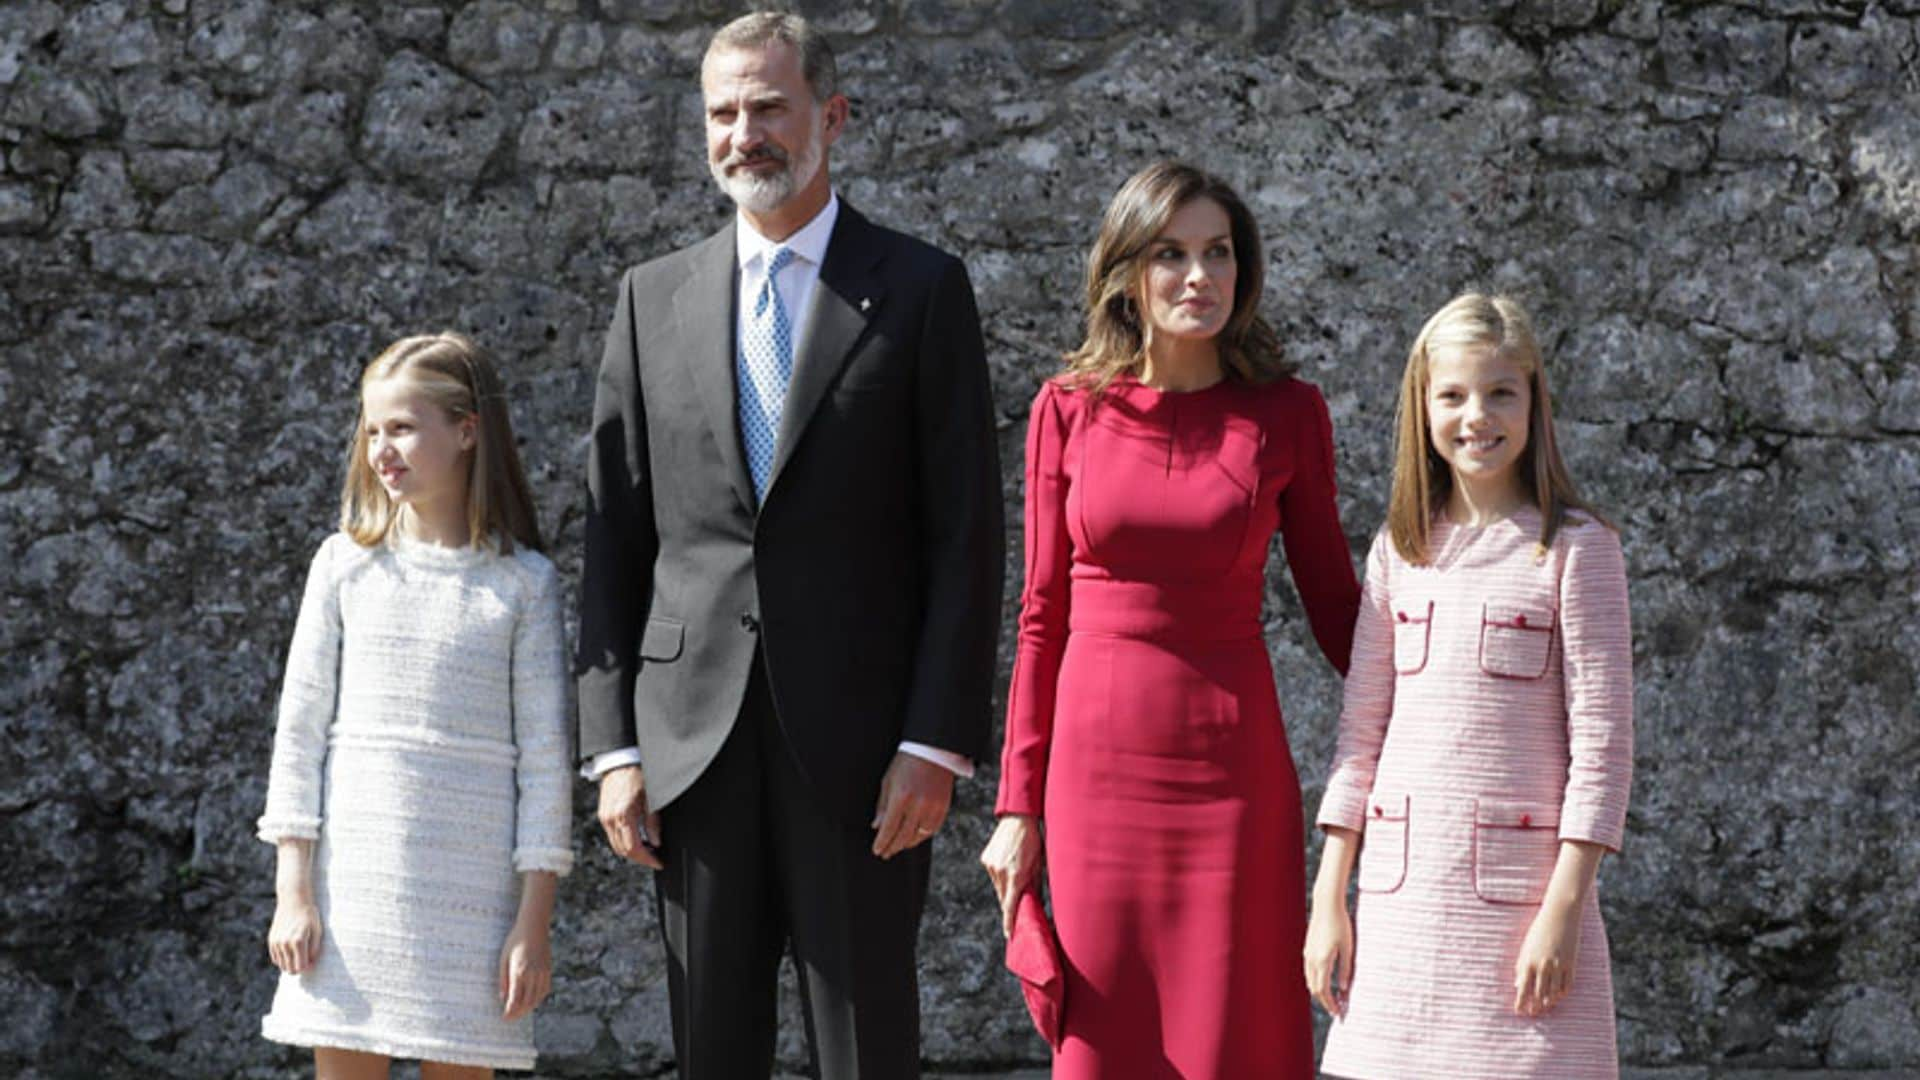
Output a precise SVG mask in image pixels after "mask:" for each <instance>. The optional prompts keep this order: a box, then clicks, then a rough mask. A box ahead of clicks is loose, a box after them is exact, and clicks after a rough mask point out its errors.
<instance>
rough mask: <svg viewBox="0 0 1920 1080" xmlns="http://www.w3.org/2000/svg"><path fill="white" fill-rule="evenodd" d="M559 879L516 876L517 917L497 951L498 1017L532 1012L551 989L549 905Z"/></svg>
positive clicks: (547, 874) (545, 874) (541, 873)
mask: <svg viewBox="0 0 1920 1080" xmlns="http://www.w3.org/2000/svg"><path fill="white" fill-rule="evenodd" d="M559 891H560V876H559V875H558V874H555V873H553V872H551V871H548V870H533V871H529V872H527V873H524V874H521V875H520V913H519V914H518V915H517V916H515V918H514V920H513V929H512V930H509V931H507V944H506V947H505V948H503V949H501V950H500V1000H501V1013H500V1014H501V1017H502V1018H503V1019H507V1020H518V1019H520V1018H521V1017H523V1016H526V1015H528V1014H530V1013H532V1012H533V1010H534V1009H535V1008H537V1007H538V1006H539V1004H540V1003H541V1002H542V1001H545V1000H546V997H547V993H548V992H549V991H551V990H552V989H553V939H552V935H551V933H550V927H551V926H552V925H553V904H554V898H555V896H556V894H558V892H559Z"/></svg>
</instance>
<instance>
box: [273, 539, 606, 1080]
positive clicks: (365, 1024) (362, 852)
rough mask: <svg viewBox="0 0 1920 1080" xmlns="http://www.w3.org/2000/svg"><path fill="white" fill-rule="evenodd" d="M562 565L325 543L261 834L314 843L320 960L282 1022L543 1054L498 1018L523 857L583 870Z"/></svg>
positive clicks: (535, 866)
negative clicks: (574, 831) (576, 824)
mask: <svg viewBox="0 0 1920 1080" xmlns="http://www.w3.org/2000/svg"><path fill="white" fill-rule="evenodd" d="M566 678H567V669H566V657H565V648H564V645H563V641H562V630H561V622H560V583H559V578H558V575H557V574H556V573H555V572H554V568H553V564H552V563H550V562H548V561H547V560H546V559H545V558H544V557H542V556H540V555H539V554H537V553H534V552H531V551H524V550H522V551H516V552H515V553H514V554H512V555H499V554H496V553H494V552H491V551H486V550H481V549H477V548H467V549H457V550H456V549H446V548H438V547H432V546H429V545H424V544H417V543H407V542H404V541H395V542H393V543H391V544H389V545H387V546H382V547H376V548H363V547H361V546H359V545H358V544H356V543H355V542H354V541H353V540H352V539H351V538H349V537H347V536H346V535H345V534H336V535H334V536H332V537H329V538H328V539H327V541H326V542H325V543H324V544H322V545H321V547H320V551H319V553H318V554H316V555H315V556H314V559H313V568H312V571H311V572H310V574H309V576H308V579H307V588H306V595H305V597H304V599H303V600H302V601H301V605H300V618H299V621H298V623H297V624H296V626H295V629H294V635H293V646H292V649H291V650H290V653H289V656H288V658H287V671H286V683H285V687H284V689H283V690H282V692H281V698H280V715H279V724H278V727H277V729H276V731H275V734H274V744H273V765H272V771H271V773H270V774H269V778H268V785H267V807H266V813H265V814H264V815H262V817H261V818H260V822H259V835H260V838H261V839H262V840H265V841H267V842H269V843H273V842H277V841H279V840H281V839H284V838H288V837H305V838H309V839H315V840H317V841H318V844H317V845H316V849H315V852H314V898H315V901H316V902H317V904H318V905H319V908H320V914H321V918H322V920H323V926H324V931H325V936H324V939H323V940H322V943H321V947H320V956H319V959H318V962H317V963H316V964H315V965H314V966H313V967H312V968H311V969H309V970H308V971H306V972H305V973H303V974H300V975H285V974H283V975H281V976H280V983H279V987H278V990H277V991H276V992H275V994H274V999H273V1008H272V1011H270V1012H269V1013H268V1014H267V1016H266V1017H265V1018H264V1019H263V1020H262V1022H261V1031H262V1033H263V1034H264V1035H265V1036H266V1037H267V1038H269V1039H273V1040H275V1041H277V1042H284V1043H291V1044H294V1045H297V1046H325V1047H335V1048H340V1049H347V1050H363V1051H369V1052H373V1053H379V1054H387V1055H390V1056H393V1057H400V1058H417V1059H425V1060H430V1061H443V1062H448V1063H451V1064H458V1065H486V1066H492V1067H495V1068H508V1069H531V1068H532V1067H533V1062H534V1049H533V1025H532V1021H531V1019H530V1018H529V1019H522V1020H519V1021H515V1022H513V1023H507V1022H505V1021H503V1020H501V1019H500V1013H501V1008H502V1002H501V1000H500V997H499V993H498V973H499V961H500V950H501V947H502V945H503V944H504V942H505V940H506V935H507V931H508V930H509V929H510V928H511V927H512V925H513V919H514V915H515V913H516V912H517V911H518V908H519V898H520V881H519V872H520V871H529V870H550V871H553V872H555V873H558V874H565V873H566V872H567V871H568V870H570V869H572V865H573V853H572V850H571V848H570V846H569V841H568V835H569V828H570V824H571V823H570V806H569V799H570V796H571V790H572V777H571V776H570V775H569V770H568V764H569V761H570V751H569V742H568V735H569V731H568V724H567V707H566Z"/></svg>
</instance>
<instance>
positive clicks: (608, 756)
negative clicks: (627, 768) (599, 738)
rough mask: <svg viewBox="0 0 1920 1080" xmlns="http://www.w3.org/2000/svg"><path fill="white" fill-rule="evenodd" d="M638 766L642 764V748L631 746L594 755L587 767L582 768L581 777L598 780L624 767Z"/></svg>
mask: <svg viewBox="0 0 1920 1080" xmlns="http://www.w3.org/2000/svg"><path fill="white" fill-rule="evenodd" d="M638 764H640V748H639V747H637V746H629V747H625V748H623V749H620V750H608V751H606V752H604V753H599V754H595V755H593V757H592V758H590V759H588V761H587V763H586V764H585V765H582V766H580V775H581V776H582V777H584V778H585V779H588V780H598V779H600V778H601V777H603V776H605V775H607V774H608V773H610V772H612V771H613V770H615V769H618V768H620V767H621V766H623V765H638Z"/></svg>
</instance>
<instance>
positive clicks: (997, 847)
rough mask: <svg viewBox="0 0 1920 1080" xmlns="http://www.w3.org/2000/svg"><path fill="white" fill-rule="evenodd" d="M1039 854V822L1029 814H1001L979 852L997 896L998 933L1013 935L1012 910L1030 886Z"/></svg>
mask: <svg viewBox="0 0 1920 1080" xmlns="http://www.w3.org/2000/svg"><path fill="white" fill-rule="evenodd" d="M1040 855H1041V841H1040V822H1039V820H1038V819H1037V818H1035V817H1033V816H1032V815H1029V814H1006V815H1003V816H1002V817H1001V818H1000V823H999V824H998V825H995V826H994V827H993V836H992V837H991V838H989V839H988V840H987V846H986V848H985V850H983V851H981V852H980V865H981V866H984V867H986V869H987V876H988V877H990V878H992V879H993V893H994V895H995V896H997V897H999V898H1000V933H1001V934H1002V935H1004V936H1006V937H1012V936H1013V913H1014V911H1015V910H1016V909H1017V906H1018V905H1019V902H1020V895H1021V894H1022V893H1024V892H1026V891H1027V890H1028V889H1030V888H1032V887H1033V875H1034V871H1036V870H1038V869H1039V867H1040Z"/></svg>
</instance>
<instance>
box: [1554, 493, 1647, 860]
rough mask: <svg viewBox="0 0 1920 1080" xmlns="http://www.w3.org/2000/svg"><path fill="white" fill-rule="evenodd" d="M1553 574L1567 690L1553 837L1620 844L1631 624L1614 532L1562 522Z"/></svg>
mask: <svg viewBox="0 0 1920 1080" xmlns="http://www.w3.org/2000/svg"><path fill="white" fill-rule="evenodd" d="M1562 535H1564V536H1566V537H1567V538H1568V541H1569V542H1568V545H1567V560H1566V564H1565V565H1564V566H1563V567H1562V568H1561V572H1560V634H1561V645H1562V648H1561V656H1562V664H1561V673H1562V677H1563V678H1565V680H1566V692H1567V750H1568V757H1569V762H1568V766H1567V788H1566V797H1565V799H1564V801H1563V802H1562V805H1561V809H1560V839H1562V840H1581V841H1586V842H1588V843H1592V844H1598V845H1600V846H1602V847H1604V848H1607V849H1608V850H1610V851H1618V850H1620V844H1621V841H1622V839H1623V838H1624V834H1625V832H1626V827H1627V789H1628V787H1629V786H1630V785H1631V783H1632V780H1633V627H1632V620H1631V618H1630V616H1629V614H1628V611H1627V567H1626V560H1625V558H1624V556H1623V555H1622V554H1621V551H1620V537H1619V536H1618V535H1617V534H1616V533H1614V531H1613V530H1612V529H1609V528H1607V527H1606V526H1605V525H1602V524H1600V523H1599V522H1596V521H1588V522H1586V523H1584V524H1580V525H1575V524H1572V523H1571V522H1569V523H1568V525H1567V526H1566V528H1565V530H1564V531H1563V533H1562Z"/></svg>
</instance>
